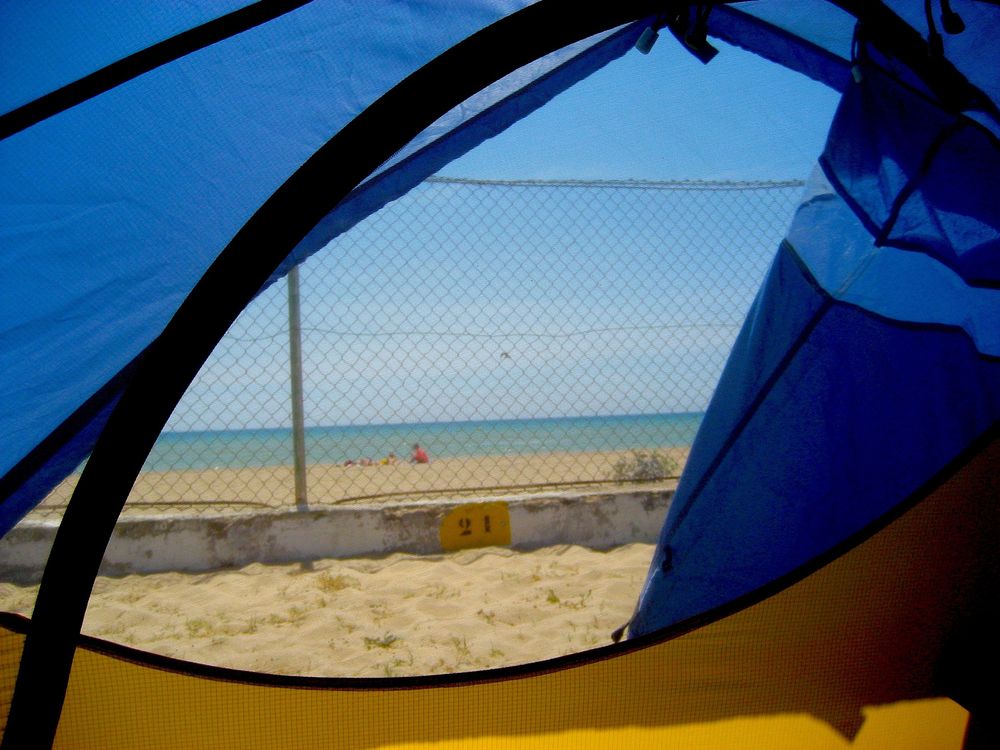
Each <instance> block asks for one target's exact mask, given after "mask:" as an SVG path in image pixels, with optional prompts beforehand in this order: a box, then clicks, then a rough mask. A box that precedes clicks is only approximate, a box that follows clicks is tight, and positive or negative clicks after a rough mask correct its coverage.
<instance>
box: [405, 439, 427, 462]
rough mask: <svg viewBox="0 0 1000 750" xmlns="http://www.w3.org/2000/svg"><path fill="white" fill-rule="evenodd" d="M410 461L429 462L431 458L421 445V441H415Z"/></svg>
mask: <svg viewBox="0 0 1000 750" xmlns="http://www.w3.org/2000/svg"><path fill="white" fill-rule="evenodd" d="M410 461H411V462H412V463H415V464H429V463H430V462H431V459H430V458H429V457H428V455H427V451H425V450H424V449H423V448H421V447H420V443H414V444H413V454H412V455H411V456H410Z"/></svg>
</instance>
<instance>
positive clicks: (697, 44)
mask: <svg viewBox="0 0 1000 750" xmlns="http://www.w3.org/2000/svg"><path fill="white" fill-rule="evenodd" d="M711 12H712V6H711V5H699V6H697V7H694V8H692V7H690V6H688V7H687V8H685V9H684V10H680V11H678V12H677V13H676V14H674V15H673V16H672V17H671V18H669V19H668V20H667V26H668V27H669V29H670V31H671V33H672V34H673V35H674V36H675V37H677V41H679V42H680V43H681V44H683V45H684V48H685V49H686V50H687V51H688V52H690V53H691V54H692V55H694V56H695V57H697V58H698V59H699V60H701V61H702V62H703V63H705V64H706V65H707V64H708V63H709V62H710V61H711V60H712V58H713V57H715V56H716V55H717V54H719V50H717V49H716V48H715V47H713V46H712V45H711V44H709V43H708V16H709V14H710V13H711Z"/></svg>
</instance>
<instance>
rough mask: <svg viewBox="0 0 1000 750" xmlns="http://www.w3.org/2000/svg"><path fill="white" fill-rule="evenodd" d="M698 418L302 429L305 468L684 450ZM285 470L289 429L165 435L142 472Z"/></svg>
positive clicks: (629, 417)
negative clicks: (390, 458)
mask: <svg viewBox="0 0 1000 750" xmlns="http://www.w3.org/2000/svg"><path fill="white" fill-rule="evenodd" d="M703 416H704V413H703V412H680V413H668V414H627V415H611V416H584V417H548V418H542V419H503V420H478V421H465V422H423V423H415V424H383V425H343V426H331V427H307V428H306V430H305V439H306V462H307V463H309V464H341V463H343V462H344V461H347V460H355V461H356V460H358V459H362V458H371V459H373V460H378V459H380V458H382V457H384V456H387V455H388V454H389V453H390V452H393V453H395V454H396V455H397V456H398V457H399V458H400V459H402V460H406V459H408V458H409V455H410V449H411V447H412V445H413V444H414V443H420V444H421V445H422V446H424V447H425V448H426V449H427V451H428V452H429V454H430V456H431V460H434V459H435V458H458V457H463V456H469V457H472V456H503V455H521V454H532V453H562V452H568V453H576V452H590V451H622V450H652V449H657V448H674V447H685V446H690V445H691V443H692V441H693V440H694V436H695V433H696V432H697V430H698V426H699V425H700V424H701V420H702V417H703ZM291 463H292V430H291V428H289V427H284V428H281V427H277V428H263V429H244V430H207V431H188V432H164V433H163V434H162V435H161V436H160V438H159V439H158V440H157V442H156V445H154V446H153V450H152V451H151V453H150V455H149V457H148V458H147V460H146V463H145V465H144V466H143V471H190V470H205V469H243V468H251V467H262V466H284V465H290V464H291Z"/></svg>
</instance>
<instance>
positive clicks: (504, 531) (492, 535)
mask: <svg viewBox="0 0 1000 750" xmlns="http://www.w3.org/2000/svg"><path fill="white" fill-rule="evenodd" d="M440 536H441V548H442V549H444V550H446V551H448V550H456V549H470V548H472V547H489V546H493V545H496V546H507V545H509V544H510V511H509V510H508V508H507V503H504V502H492V503H467V504H465V505H459V506H457V507H455V508H452V509H451V511H449V512H448V514H447V515H446V516H445V517H444V519H443V520H442V521H441V527H440Z"/></svg>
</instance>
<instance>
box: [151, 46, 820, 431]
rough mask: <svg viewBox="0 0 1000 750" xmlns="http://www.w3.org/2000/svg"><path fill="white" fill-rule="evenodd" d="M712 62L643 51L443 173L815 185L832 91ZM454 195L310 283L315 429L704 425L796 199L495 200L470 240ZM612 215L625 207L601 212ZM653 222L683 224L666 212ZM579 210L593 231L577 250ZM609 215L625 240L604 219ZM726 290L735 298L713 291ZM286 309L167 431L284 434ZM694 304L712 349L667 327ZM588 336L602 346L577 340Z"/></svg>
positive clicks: (444, 193)
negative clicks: (481, 422)
mask: <svg viewBox="0 0 1000 750" xmlns="http://www.w3.org/2000/svg"><path fill="white" fill-rule="evenodd" d="M720 47H721V52H720V54H719V55H718V56H717V57H716V59H715V60H713V61H712V62H711V63H710V64H709V65H707V66H705V65H702V64H701V63H700V62H698V61H697V60H696V59H695V58H693V57H692V56H691V55H689V54H688V53H687V52H686V51H684V50H683V49H681V48H680V46H679V45H678V44H677V43H676V41H675V40H674V39H673V38H672V37H670V36H669V35H664V36H662V37H661V39H660V40H659V42H658V43H657V44H656V46H655V47H654V48H653V50H652V52H651V53H650V54H649V55H646V56H644V55H641V54H639V53H638V52H636V51H632V52H630V53H629V54H627V55H626V56H625V57H624V58H622V59H620V60H618V61H615V62H613V63H612V64H611V65H609V66H608V67H606V68H605V69H603V70H601V71H599V72H598V73H596V74H595V75H593V76H591V77H590V78H589V79H587V80H585V81H582V82H581V83H579V84H578V85H577V86H575V87H574V88H573V89H571V90H569V91H567V92H565V93H564V94H562V95H560V96H559V97H557V98H556V99H555V100H554V101H553V102H551V103H550V104H549V105H547V106H546V107H544V108H542V109H541V110H539V111H537V112H535V113H534V114H532V115H530V116H529V117H527V118H525V119H524V120H522V121H521V122H519V123H517V124H515V125H514V126H513V127H511V128H510V129H508V130H507V131H506V132H504V133H502V134H500V135H499V136H497V137H495V138H493V139H491V140H490V141H487V142H486V143H484V144H482V145H481V146H480V147H479V148H477V149H476V150H474V151H473V152H470V153H469V154H467V155H466V156H464V157H463V158H461V159H459V160H457V161H455V162H452V163H451V164H450V165H448V166H447V167H446V168H445V169H443V170H442V171H441V174H442V175H445V176H454V177H471V178H478V179H500V180H511V179H575V180H579V179H584V180H608V179H615V180H621V179H643V180H678V179H683V180H783V179H795V178H805V177H807V176H808V173H809V172H810V170H811V169H812V165H813V163H814V162H815V159H816V157H817V156H818V155H819V153H820V151H821V149H822V146H823V142H824V138H825V133H826V129H827V124H828V122H829V120H830V118H831V116H832V114H833V109H834V107H835V105H836V100H837V96H836V94H835V93H834V92H832V91H830V90H828V89H826V88H825V87H824V86H822V85H821V84H818V83H815V82H813V81H810V80H808V79H805V78H803V77H802V76H800V75H798V74H795V73H791V72H789V71H786V70H784V69H782V68H780V67H778V66H776V65H774V64H772V63H769V62H766V61H764V60H761V59H759V58H757V57H755V56H753V55H750V54H749V53H746V52H743V51H741V50H738V49H735V48H731V47H726V46H723V45H720ZM450 190H451V189H450V188H448V189H441V190H435V189H431V190H425V189H423V188H421V189H419V190H417V191H415V192H414V194H411V195H410V196H407V197H404V198H403V199H400V201H398V202H397V203H394V204H391V205H390V206H389V207H387V208H386V209H385V210H384V211H383V215H382V216H381V217H379V216H376V217H372V218H370V219H369V220H367V221H366V222H363V223H362V224H361V225H359V226H358V227H356V228H355V230H352V231H351V232H349V233H348V234H347V235H346V236H345V237H343V238H341V239H340V240H338V241H337V242H336V243H335V244H334V246H333V247H332V248H330V249H328V250H327V251H324V252H321V253H319V254H318V255H317V256H315V257H314V258H312V259H310V260H309V261H308V262H307V263H306V264H305V265H304V266H303V268H302V280H303V281H302V286H303V290H302V292H303V314H304V319H303V326H304V328H306V329H307V333H306V338H305V341H304V351H305V372H306V405H307V424H316V425H331V424H349V423H355V424H357V423H364V422H366V421H375V422H390V423H392V422H420V421H449V420H466V419H503V418H519V417H533V416H539V417H544V416H575V415H586V414H609V413H649V412H658V411H688V410H700V409H701V408H703V407H704V405H705V403H707V399H708V397H709V395H710V393H711V390H712V387H713V386H714V381H715V378H717V376H718V372H719V370H720V368H721V366H722V364H723V361H724V358H725V351H726V350H727V347H728V342H729V341H731V339H732V337H733V336H735V333H736V330H737V328H738V321H739V319H740V318H741V317H742V315H743V314H744V313H745V311H746V308H747V306H748V305H749V301H750V298H751V297H752V290H753V289H754V288H755V286H756V284H757V283H759V280H760V277H761V275H762V274H763V270H764V268H765V267H766V264H767V261H768V260H769V257H770V255H771V254H772V253H773V248H775V247H776V246H777V242H778V241H779V240H780V236H781V231H782V229H781V227H783V226H784V225H785V224H784V223H783V222H786V221H787V218H790V215H791V210H792V208H793V207H794V198H795V193H794V192H787V191H786V193H784V194H783V195H782V196H781V198H780V201H779V204H780V208H777V209H775V210H777V211H778V212H779V216H778V217H777V221H778V224H777V225H774V224H771V225H770V227H769V228H768V229H767V230H766V231H763V230H760V229H758V228H756V227H754V226H750V227H749V228H748V229H746V230H745V231H744V230H743V229H741V228H740V226H739V224H740V222H733V221H732V220H731V218H725V219H723V218H721V217H723V216H725V217H731V216H732V215H733V214H734V213H738V212H739V211H740V210H742V209H739V208H738V206H737V204H734V203H731V202H727V201H730V200H731V197H728V198H722V197H720V198H719V202H717V203H711V204H708V206H707V207H705V206H702V207H701V208H698V211H700V212H701V213H699V214H698V215H697V216H694V217H686V218H685V217H681V216H680V214H681V213H685V212H688V211H689V210H691V209H693V207H694V205H695V203H697V202H699V201H702V199H703V198H704V196H700V197H694V196H687V197H682V198H678V199H677V200H679V201H681V202H679V203H678V202H677V200H675V201H674V202H673V203H669V204H660V203H657V204H655V205H654V204H652V203H651V202H650V201H652V200H654V198H653V197H652V196H650V195H639V194H634V193H633V194H630V195H628V196H619V195H617V194H615V193H607V192H600V191H597V192H595V193H591V194H589V195H588V196H584V195H583V194H580V196H579V198H578V200H579V201H586V200H596V201H598V203H596V204H594V205H592V206H590V207H586V206H584V207H582V208H580V207H578V206H576V205H574V204H573V203H572V202H568V203H567V202H560V203H557V204H553V207H552V208H549V209H544V208H539V207H536V206H535V205H534V204H535V203H539V202H541V201H542V200H543V199H544V200H548V199H547V198H545V196H544V194H542V193H537V194H533V197H528V198H527V199H526V198H525V197H524V196H523V195H521V196H518V195H514V194H510V195H509V196H508V197H505V196H503V195H499V196H498V194H497V192H496V191H494V196H493V198H491V200H493V199H494V198H497V197H499V198H500V200H499V202H498V203H497V204H496V205H492V204H490V205H491V206H492V207H489V206H488V207H483V206H482V205H480V206H478V207H474V208H472V209H470V210H471V211H472V212H473V215H474V218H473V219H472V222H471V224H470V225H467V226H464V227H463V226H462V225H460V224H454V225H453V224H451V223H450V222H458V221H460V220H459V219H455V218H453V217H454V215H455V214H454V212H457V211H458V210H459V207H457V206H456V205H455V201H457V200H459V199H458V198H456V197H455V194H454V193H453V192H450ZM499 190H502V189H499ZM664 197H665V196H664ZM463 200H464V199H463ZM611 200H615V201H618V200H624V201H626V203H625V204H623V205H622V206H621V207H620V208H619V209H616V208H615V206H605V205H604V202H607V201H611ZM655 200H660V198H655ZM672 200H673V199H672ZM685 201H686V202H685ZM661 205H669V206H670V208H669V209H668V210H669V211H671V212H674V213H677V214H678V216H677V217H670V216H666V217H665V216H662V215H661V214H662V213H663V212H664V210H665V209H663V208H660V207H659V206H661ZM699 205H700V204H699ZM421 206H422V207H423V213H420V212H419V211H417V210H416V209H417V207H421ZM536 208H537V211H541V213H538V212H537V211H536ZM545 210H548V211H550V214H548V215H546V214H545V213H544V211H545ZM578 210H580V211H583V212H585V214H586V215H587V217H588V218H598V219H600V221H601V222H604V223H603V224H601V223H598V224H593V225H591V224H587V225H586V226H587V228H586V229H584V230H581V231H582V233H583V234H582V235H581V236H578V237H574V234H573V233H574V231H576V230H574V222H573V220H572V215H574V214H575V213H576V212H577V211H578ZM616 210H618V211H623V212H624V213H625V214H626V215H627V219H626V221H625V223H624V224H619V225H615V224H614V223H613V222H614V221H616V219H615V218H614V216H615V213H616ZM748 210H750V211H751V213H753V212H755V211H758V210H763V209H756V208H755V209H748ZM511 211H513V212H514V213H513V214H512V213H511ZM404 214H405V215H404ZM387 219H388V220H387ZM741 221H744V222H746V223H749V224H751V225H752V224H753V223H754V222H755V221H757V217H756V216H754V215H751V216H748V217H745V219H742V220H741ZM769 221H770V220H769ZM577 224H578V225H583V224H584V222H582V221H580V220H578V221H577ZM703 224H704V225H705V226H704V227H703V226H702V225H703ZM451 226H454V227H455V228H452V229H451V231H450V232H449V227H451ZM775 226H776V227H777V228H775ZM386 227H388V229H387V228H386ZM595 227H596V228H595ZM539 228H541V229H540V230H539ZM387 232H388V233H389V234H388V235H387V234H386V233H387ZM595 233H596V234H599V235H601V236H593V235H594V234H595ZM583 235H586V236H583ZM701 235H705V237H702V236H701ZM708 235H712V236H711V238H708V239H706V238H707V236H708ZM702 240H705V243H707V244H704V243H702ZM618 241H621V244H620V245H616V244H615V243H616V242H618ZM736 249H738V250H739V252H735V251H734V250H736ZM712 253H714V254H718V255H720V257H724V258H725V259H726V261H727V262H728V263H729V265H728V266H727V267H726V268H725V270H724V271H723V270H719V271H713V269H712V268H711V267H710V265H709V266H706V264H711V263H716V262H718V261H717V260H716V258H715V257H714V256H713V255H711V254H712ZM456 258H462V259H464V261H462V262H464V265H460V264H459V263H460V262H459V261H456ZM536 271H537V272H536ZM724 274H728V275H729V276H730V277H732V278H736V279H740V281H741V284H742V286H741V288H740V289H739V290H735V291H734V290H733V289H730V288H729V287H730V286H732V285H731V284H730V283H729V282H726V281H719V280H720V279H722V277H723V275H724ZM706 279H711V280H712V281H711V282H708V281H705V280H706ZM441 281H444V282H446V283H445V286H443V287H437V288H435V286H434V284H435V283H438V282H441ZM717 282H718V283H717ZM747 289H749V291H747ZM285 293H286V291H285V285H284V284H283V283H281V284H276V285H275V286H274V287H273V288H271V289H270V290H268V292H267V293H265V294H264V295H262V297H261V298H260V299H259V300H258V301H257V302H255V303H254V305H253V306H251V308H250V309H248V311H247V313H245V314H244V316H243V317H242V318H241V319H240V320H239V321H237V323H236V324H235V325H234V326H233V329H232V331H231V333H230V336H229V337H228V340H227V339H224V341H223V343H222V344H221V345H220V347H219V348H218V350H217V352H216V354H215V355H213V359H212V360H210V361H209V363H208V364H207V365H206V368H205V369H204V370H203V374H202V376H201V377H200V379H199V380H198V381H196V383H195V385H194V386H193V388H192V390H191V392H190V393H189V395H188V396H186V397H185V399H184V400H183V401H182V402H181V405H180V406H179V407H178V410H177V412H175V414H174V416H173V417H172V419H171V422H170V425H169V427H168V429H233V428H237V427H241V426H251V427H272V426H281V425H286V424H288V417H287V414H288V407H287V402H288V397H287V391H288V385H287V383H288V376H287V354H286V352H287V340H286V334H285V333H284V331H285V330H287V329H286V325H287V324H286V322H285V308H284V299H285ZM699 298H701V299H699ZM699 302H700V303H701V308H700V309H701V310H702V312H701V313H698V314H702V315H707V316H709V317H711V318H712V319H711V320H709V321H708V322H709V323H711V324H712V325H713V326H715V328H712V329H711V331H712V332H713V333H712V336H713V337H714V338H712V339H711V341H710V342H709V343H707V344H706V343H705V341H704V340H701V341H699V340H696V337H695V336H694V333H696V331H695V330H694V329H688V328H685V329H684V330H683V331H681V329H680V328H679V327H678V324H679V323H683V324H684V325H687V323H685V320H687V319H686V318H684V316H685V315H688V314H689V313H687V312H685V311H684V309H686V308H684V305H685V304H687V303H690V304H691V305H694V304H696V303H699ZM682 308H684V309H682ZM682 318H684V319H683V320H682ZM720 321H721V322H722V323H724V325H722V326H721V327H719V325H718V324H719V323H720ZM733 321H735V323H734V322H733ZM687 322H690V321H687ZM633 323H636V324H638V325H637V326H636V327H637V330H635V331H630V330H629V328H630V326H631V325H632V324H633ZM595 329H606V330H607V331H610V333H608V332H606V333H598V334H594V333H590V334H587V333H585V332H586V331H593V330H595ZM706 330H707V329H706ZM406 331H411V332H416V333H411V334H410V335H404V332H406ZM553 334H557V335H553ZM508 349H509V350H510V352H511V353H512V355H513V356H512V357H511V359H509V360H508V359H504V360H502V361H501V360H500V358H499V355H500V353H501V351H506V350H508ZM628 369H631V370H632V371H633V372H632V373H631V374H630V373H629V372H627V370H628ZM665 373H667V374H665ZM665 378H670V379H672V380H674V381H676V382H677V383H680V384H682V385H683V393H681V392H671V390H670V389H669V388H667V387H665V386H664V380H665Z"/></svg>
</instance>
